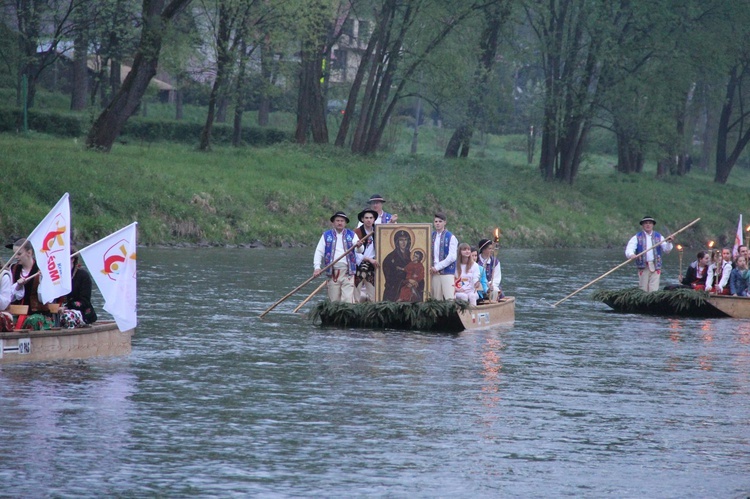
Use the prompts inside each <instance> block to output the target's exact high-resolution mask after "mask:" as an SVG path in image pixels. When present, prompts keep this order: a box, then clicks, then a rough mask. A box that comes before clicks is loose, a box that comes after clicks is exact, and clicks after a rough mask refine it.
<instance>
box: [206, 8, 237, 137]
mask: <svg viewBox="0 0 750 499" xmlns="http://www.w3.org/2000/svg"><path fill="white" fill-rule="evenodd" d="M228 17H229V11H228V9H227V5H226V2H225V1H223V0H222V1H220V2H219V31H218V33H217V36H216V44H217V52H218V54H217V58H216V79H214V84H213V86H212V87H211V94H210V95H209V97H208V112H207V113H206V123H205V124H204V125H203V130H202V131H201V141H200V145H199V146H198V149H199V150H201V151H208V150H209V149H211V132H212V131H213V126H214V121H215V118H216V108H217V105H218V104H219V97H220V92H221V91H222V89H223V87H224V80H225V78H226V72H227V69H228V66H229V37H230V36H231V30H230V29H229V18H228Z"/></svg>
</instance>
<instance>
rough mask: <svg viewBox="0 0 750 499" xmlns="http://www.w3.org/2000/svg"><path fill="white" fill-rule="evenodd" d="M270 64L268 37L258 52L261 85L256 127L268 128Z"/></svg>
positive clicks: (271, 57)
mask: <svg viewBox="0 0 750 499" xmlns="http://www.w3.org/2000/svg"><path fill="white" fill-rule="evenodd" d="M272 64H273V51H272V49H271V44H270V43H269V42H268V37H265V39H264V41H263V47H262V48H261V52H260V75H261V81H262V82H263V83H262V84H261V88H260V103H259V104H258V126H268V117H269V115H270V114H271V97H270V95H269V93H270V88H271V87H272V82H271V76H272V70H271V68H272Z"/></svg>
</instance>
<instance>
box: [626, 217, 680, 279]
mask: <svg viewBox="0 0 750 499" xmlns="http://www.w3.org/2000/svg"><path fill="white" fill-rule="evenodd" d="M640 223H641V227H643V230H642V231H640V232H639V233H637V234H636V235H634V236H633V237H631V238H630V241H628V245H627V247H626V248H625V256H626V257H627V258H629V259H630V260H634V261H635V266H636V267H637V268H638V287H640V288H641V289H642V290H643V291H658V290H659V279H660V277H661V256H662V253H669V252H670V251H672V236H670V237H668V238H666V239H664V237H662V235H661V234H659V233H658V232H656V231H655V230H654V226H655V225H656V220H654V219H653V218H652V217H643V218H642V219H641V222H640ZM647 250H648V251H647Z"/></svg>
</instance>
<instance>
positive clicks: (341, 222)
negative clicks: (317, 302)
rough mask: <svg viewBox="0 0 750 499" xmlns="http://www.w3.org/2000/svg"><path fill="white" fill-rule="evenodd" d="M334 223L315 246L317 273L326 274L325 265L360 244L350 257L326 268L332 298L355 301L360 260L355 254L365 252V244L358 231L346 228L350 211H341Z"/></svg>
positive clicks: (314, 273) (347, 256)
mask: <svg viewBox="0 0 750 499" xmlns="http://www.w3.org/2000/svg"><path fill="white" fill-rule="evenodd" d="M331 222H332V223H333V228H332V229H330V230H327V231H325V232H324V233H323V235H322V236H320V241H318V246H317V247H316V248H315V258H314V260H313V265H314V266H315V270H314V271H313V276H315V277H318V276H319V275H320V274H322V273H323V270H322V268H324V267H328V266H329V265H330V264H331V263H333V262H334V261H335V260H336V259H337V258H338V257H340V256H341V255H343V254H344V253H345V252H346V251H349V250H350V249H351V248H353V247H356V249H355V250H354V251H349V253H348V254H347V255H346V257H344V258H342V259H340V260H339V261H338V262H336V263H335V264H334V265H333V266H332V267H331V268H328V269H327V270H326V275H327V276H328V299H329V300H331V301H343V302H346V303H354V275H355V274H356V273H357V259H356V257H355V256H354V253H355V252H360V253H361V252H362V246H361V244H360V242H359V237H357V234H355V233H354V231H353V230H349V229H347V228H346V224H348V223H349V217H347V216H346V213H344V212H343V211H337V212H336V213H334V214H333V216H332V217H331Z"/></svg>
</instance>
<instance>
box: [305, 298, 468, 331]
mask: <svg viewBox="0 0 750 499" xmlns="http://www.w3.org/2000/svg"><path fill="white" fill-rule="evenodd" d="M468 307H469V304H468V303H467V302H465V301H461V300H456V301H443V300H427V301H426V302H422V303H403V302H392V301H381V302H364V303H353V304H352V303H343V302H331V301H329V300H325V301H322V302H320V303H318V304H317V305H315V307H313V309H312V311H311V312H310V316H309V317H310V320H312V321H313V323H318V324H321V325H323V326H335V327H356V328H369V329H384V328H390V329H403V330H410V331H431V330H434V329H437V326H438V325H440V324H441V323H444V322H448V321H451V320H452V319H453V318H454V317H456V316H457V314H458V312H462V311H464V310H466V309H467V308H468Z"/></svg>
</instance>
